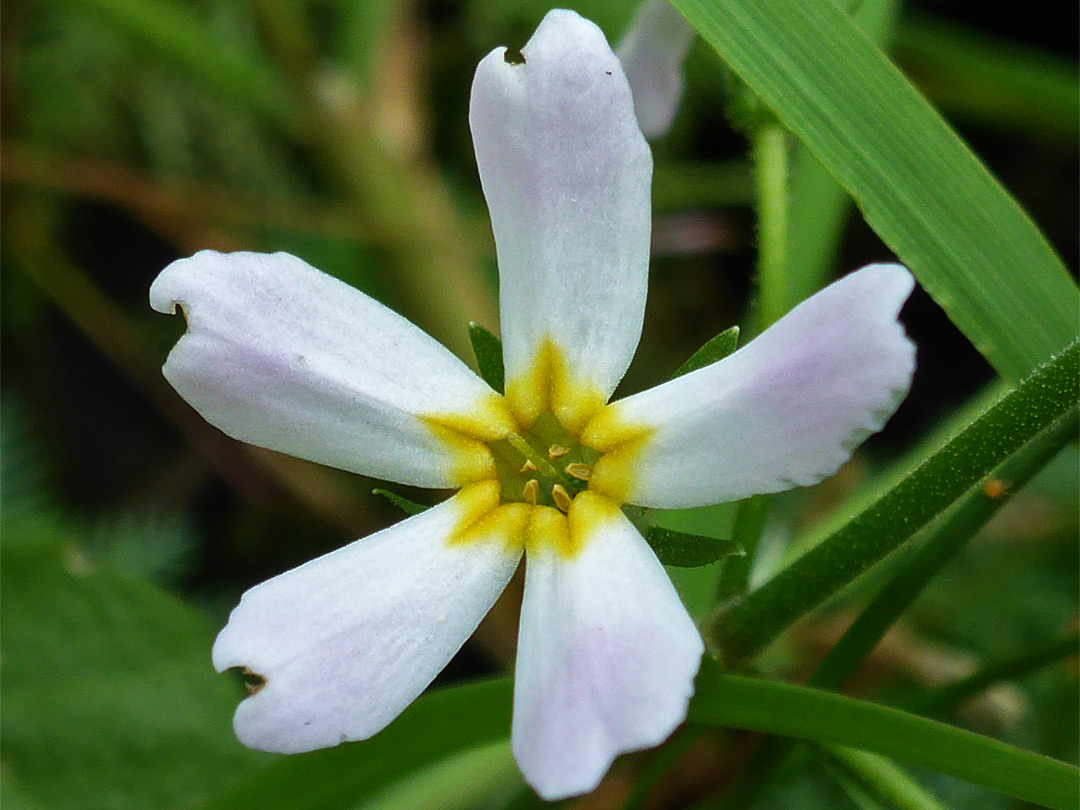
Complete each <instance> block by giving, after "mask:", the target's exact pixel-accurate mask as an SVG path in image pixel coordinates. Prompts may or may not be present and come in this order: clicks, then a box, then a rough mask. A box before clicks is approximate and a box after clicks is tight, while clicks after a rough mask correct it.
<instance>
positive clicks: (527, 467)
mask: <svg viewBox="0 0 1080 810" xmlns="http://www.w3.org/2000/svg"><path fill="white" fill-rule="evenodd" d="M518 472H536V465H535V464H533V463H532V462H531V461H529V459H525V463H524V464H522V465H521V469H520V470H518Z"/></svg>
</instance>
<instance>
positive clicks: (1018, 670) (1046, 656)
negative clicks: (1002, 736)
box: [913, 633, 1080, 713]
mask: <svg viewBox="0 0 1080 810" xmlns="http://www.w3.org/2000/svg"><path fill="white" fill-rule="evenodd" d="M1077 653H1080V635H1078V634H1076V633H1072V634H1071V635H1068V636H1066V637H1065V638H1061V639H1056V640H1054V641H1051V642H1049V643H1048V644H1043V645H1041V646H1040V647H1037V648H1036V649H1033V650H1027V651H1025V652H1023V653H1021V654H1020V655H1017V656H1016V657H1014V658H1009V659H1007V660H1004V661H996V662H994V663H992V664H988V665H987V666H985V667H983V668H982V669H981V670H979V671H978V672H976V673H975V674H973V675H969V676H968V677H967V678H964V679H962V680H959V681H956V682H955V683H950V684H948V685H947V686H942V687H940V688H939V689H937V690H935V691H933V692H930V693H929V694H927V695H925V696H924V697H922V698H920V699H918V700H916V701H913V703H914V704H915V708H917V709H918V710H919V711H925V712H928V713H940V712H944V711H947V710H948V709H950V708H953V707H955V706H959V705H960V704H961V703H963V702H964V701H965V700H967V699H968V698H970V697H974V696H975V695H977V694H979V693H980V692H982V691H984V690H986V689H988V688H989V687H991V686H993V685H994V684H996V683H1000V682H1001V681H1005V680H1010V679H1013V678H1019V677H1022V676H1024V675H1027V674H1029V673H1031V672H1034V671H1036V670H1038V669H1041V668H1042V667H1045V666H1048V665H1049V664H1054V663H1057V662H1059V661H1061V660H1062V659H1064V658H1068V657H1069V656H1073V655H1076V654H1077Z"/></svg>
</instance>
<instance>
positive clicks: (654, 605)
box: [150, 11, 913, 799]
mask: <svg viewBox="0 0 1080 810" xmlns="http://www.w3.org/2000/svg"><path fill="white" fill-rule="evenodd" d="M522 53H523V54H524V57H525V62H524V63H523V64H511V63H509V62H508V61H506V59H505V58H504V51H503V49H499V50H496V51H494V52H493V53H491V54H489V55H488V56H487V58H485V59H484V60H483V61H482V62H481V63H480V66H479V67H478V69H477V71H476V78H475V81H474V83H473V88H472V102H471V109H470V123H471V126H472V132H473V139H474V142H475V146H476V155H477V162H478V164H479V168H480V177H481V181H482V183H483V188H484V193H485V195H486V197H487V201H488V206H489V208H490V211H491V218H492V225H493V228H494V232H495V239H496V247H497V251H498V261H499V270H500V277H501V292H500V304H501V308H502V339H503V345H504V349H505V370H506V379H507V386H506V387H507V394H506V396H505V398H504V397H502V396H500V395H498V394H496V393H495V392H494V391H492V390H491V389H490V388H489V387H488V386H487V385H486V384H485V383H484V382H482V381H481V380H480V379H479V378H478V377H476V376H475V375H474V374H473V373H472V372H471V371H470V370H469V369H468V368H467V367H466V366H465V365H464V364H463V363H462V362H461V361H459V360H458V359H457V358H456V357H454V356H453V355H451V354H450V353H449V352H448V351H447V350H446V349H444V348H443V347H442V346H440V345H439V344H437V343H436V342H435V341H433V340H432V339H431V338H429V337H428V336H427V335H425V334H424V333H423V332H421V331H420V330H419V329H417V328H416V327H414V326H413V325H412V324H410V323H408V322H407V321H405V320H404V319H403V318H401V317H399V316H398V315H396V314H394V313H393V312H391V311H390V310H388V309H386V308H385V307H383V306H381V305H380V304H378V303H376V302H375V301H373V300H372V299H370V298H368V297H367V296H365V295H363V294H362V293H360V292H357V291H356V290H354V289H352V288H350V287H348V286H346V285H345V284H343V283H341V282H340V281H337V280H335V279H334V278H332V277H330V276H327V275H324V274H322V273H320V272H319V271H317V270H315V269H313V268H312V267H310V266H309V265H307V264H305V263H304V262H302V261H301V260H300V259H297V258H294V257H293V256H289V255H286V254H281V253H278V254H274V255H264V254H256V253H232V254H227V255H226V254H220V253H213V252H210V251H205V252H202V253H199V254H197V255H196V256H193V257H192V258H190V259H184V260H181V261H178V262H175V263H174V264H172V265H170V266H169V267H167V268H166V269H165V270H164V271H163V272H162V273H161V275H160V276H159V277H158V279H157V280H156V281H155V282H154V285H153V287H152V288H151V290H150V300H151V304H152V305H153V307H154V308H155V309H157V310H159V311H161V312H173V311H175V308H176V306H177V305H179V306H180V307H181V308H182V309H183V311H184V312H185V314H186V316H187V321H188V330H187V333H186V334H185V335H184V337H183V338H181V340H180V341H179V343H178V344H177V345H176V347H175V348H174V349H173V351H172V353H171V354H170V355H169V358H168V361H167V362H166V364H165V367H164V373H165V376H166V377H167V378H168V380H169V381H170V382H171V383H172V385H173V386H174V387H175V388H176V390H177V391H178V392H180V394H181V396H183V397H184V399H186V400H187V401H188V402H189V403H191V404H192V405H193V406H194V407H195V408H196V409H197V410H198V411H199V412H200V413H201V414H202V415H203V416H204V417H205V418H206V419H207V420H209V421H210V422H211V423H213V424H214V425H216V426H218V427H219V428H221V429H222V430H223V431H225V432H226V433H228V434H229V435H230V436H234V437H236V438H238V439H241V440H243V441H247V442H251V443H253V444H257V445H261V446H263V447H268V448H272V449H274V450H279V451H282V452H286V453H291V454H293V455H296V456H300V457H302V458H306V459H310V460H313V461H318V462H322V463H324V464H329V465H331V466H334V467H339V468H342V469H345V470H351V471H353V472H357V473H362V474H364V475H371V476H377V477H380V478H386V479H389V480H392V481H396V482H399V483H402V484H411V485H415V486H421V487H461V491H460V492H459V493H458V494H457V495H455V496H453V497H452V498H450V499H449V500H447V501H445V502H444V503H442V504H440V505H438V506H435V507H433V508H432V509H430V510H428V511H426V512H423V513H422V514H420V515H417V516H415V517H411V518H408V519H407V520H404V521H402V522H401V523H399V524H398V525H396V526H393V527H391V528H389V529H386V530H384V531H381V532H379V533H377V534H375V535H373V536H371V537H368V538H366V539H363V540H360V541H358V542H355V543H352V544H351V545H348V546H346V547H344V548H342V549H340V550H338V551H335V552H333V553H331V554H327V555H326V556H324V557H320V558H319V559H316V560H313V561H312V562H309V563H307V564H306V565H303V566H301V567H299V568H297V569H296V570H294V571H289V572H288V573H285V574H282V575H280V576H278V577H275V578H274V579H271V580H269V581H268V582H264V583H263V584H261V585H259V586H257V587H255V588H252V589H251V590H250V591H248V592H247V593H246V594H245V595H244V597H243V599H242V600H241V602H240V605H239V606H238V607H237V608H236V609H235V610H234V611H233V613H232V615H231V617H230V619H229V623H228V625H227V626H226V627H225V629H224V630H222V631H221V634H220V635H219V636H218V639H217V642H216V643H215V645H214V650H213V661H214V665H215V666H216V667H217V669H218V670H224V669H227V668H230V667H246V668H248V669H250V670H251V671H252V672H254V673H257V674H258V675H260V676H261V677H262V678H264V679H265V684H264V685H263V686H262V688H261V689H259V690H258V691H257V692H256V693H255V694H253V695H252V696H250V697H248V698H247V699H246V700H244V701H243V702H242V703H241V704H240V706H239V708H238V709H237V712H236V717H235V721H234V724H235V728H236V733H237V735H238V736H239V738H240V739H241V740H242V741H243V742H244V743H245V744H247V745H249V746H252V747H255V748H261V749H266V750H270V751H281V752H286V753H292V752H299V751H308V750H311V749H315V748H320V747H324V746H330V745H335V744H337V743H339V742H342V741H345V740H361V739H364V738H366V737H370V736H371V735H373V734H375V733H376V732H378V731H379V730H380V729H382V728H383V727H384V726H386V725H387V724H388V723H390V721H392V720H393V719H394V718H395V717H396V716H397V715H398V714H399V713H400V712H401V711H402V710H403V709H404V708H405V707H406V706H407V705H408V704H409V703H410V702H411V701H412V700H413V699H414V698H416V697H417V696H418V695H419V694H420V693H421V692H422V691H423V690H424V688H425V687H426V686H427V685H428V684H429V683H430V682H431V680H432V679H433V678H434V677H435V675H436V674H437V673H438V672H439V671H440V670H441V669H442V668H443V667H444V666H445V665H446V663H447V662H448V661H449V660H450V658H451V657H452V656H453V655H454V654H455V652H456V651H457V650H458V649H459V648H460V647H461V645H462V644H463V643H464V641H465V640H466V639H467V638H468V637H469V635H470V634H471V633H472V631H473V629H474V628H475V627H476V625H477V624H478V623H479V621H480V619H481V618H482V617H483V615H484V614H485V612H486V611H487V610H488V609H489V608H490V606H491V604H492V603H493V602H494V600H495V598H496V597H497V596H498V595H499V593H500V592H501V591H502V589H503V588H504V586H505V585H506V583H507V581H508V580H509V578H510V576H511V574H512V573H513V571H514V570H515V568H516V567H517V565H518V562H519V560H520V558H521V557H522V555H523V553H524V554H525V556H526V557H527V566H526V580H525V597H524V604H523V606H522V614H521V631H520V639H519V653H518V658H517V664H516V680H515V689H514V719H513V731H512V737H513V749H514V753H515V756H516V757H517V761H518V763H519V765H520V767H521V769H522V772H523V773H524V774H525V777H526V779H527V780H528V781H529V783H530V784H531V785H533V787H535V788H536V790H537V791H538V792H539V793H540V795H541V796H543V797H545V798H549V799H553V798H558V797H564V796H569V795H574V794H578V793H582V792H586V791H588V790H590V789H592V788H593V787H595V786H596V784H597V783H598V782H599V780H600V779H601V778H602V777H603V775H604V773H605V771H606V770H607V768H608V766H609V765H610V764H611V762H612V760H613V759H614V757H616V756H617V755H618V754H619V753H621V752H625V751H630V750H635V749H639V748H644V747H647V746H652V745H655V744H657V743H659V742H661V741H662V740H663V739H664V738H666V737H667V736H668V734H670V733H671V731H672V730H673V729H674V728H675V727H676V726H677V725H678V724H679V723H680V722H681V720H682V719H683V717H684V716H685V713H686V707H687V702H688V701H689V699H690V696H691V694H692V692H693V679H694V675H695V673H696V672H697V668H698V664H699V661H700V657H701V654H702V642H701V638H700V636H699V634H698V632H697V630H696V628H695V627H694V624H693V623H692V622H691V620H690V618H689V617H688V615H687V613H686V611H685V610H684V609H683V606H682V604H681V603H680V601H679V598H678V596H677V595H676V593H675V591H674V589H673V588H672V586H671V583H670V581H669V580H668V578H667V576H666V574H665V572H664V569H663V567H662V566H661V565H660V563H659V562H658V561H657V559H656V557H655V556H654V555H653V553H652V551H651V550H650V549H649V547H648V546H647V545H646V543H645V541H644V540H643V538H642V537H641V535H640V534H639V533H638V531H637V530H636V529H635V528H634V526H633V525H632V524H631V523H630V521H629V520H628V519H627V518H626V517H625V515H624V514H623V512H622V511H621V509H620V506H621V505H622V504H640V505H645V506H656V507H662V508H679V507H689V506H698V505H702V504H712V503H717V502H720V501H726V500H731V499H736V498H743V497H746V496H748V495H751V494H754V493H763V492H776V491H778V490H783V489H787V488H789V487H793V486H797V485H805V484H811V483H814V482H815V481H818V480H820V479H821V478H823V477H824V476H826V475H828V474H830V473H832V472H833V471H834V470H835V469H836V468H837V467H838V466H839V465H840V464H841V463H842V462H843V461H844V460H845V459H846V458H847V457H848V455H849V453H850V452H851V449H852V447H853V446H854V445H855V444H856V443H857V442H859V441H860V440H861V439H862V438H864V437H865V436H867V435H868V434H869V433H871V432H873V431H875V430H877V429H878V428H880V427H881V425H882V423H883V421H884V420H885V419H886V418H887V417H888V415H889V414H891V413H892V411H893V410H894V409H895V407H896V405H897V403H898V402H899V400H900V399H901V398H902V396H903V393H904V392H905V391H906V389H907V386H908V382H909V378H910V375H911V371H912V365H913V347H912V345H911V343H910V342H909V341H908V340H907V338H906V337H905V336H904V333H903V329H902V328H901V327H900V326H899V324H898V323H897V321H896V315H897V312H898V310H899V309H900V306H901V304H902V303H903V301H904V300H905V299H906V297H907V295H908V294H909V292H910V290H911V287H912V283H913V282H912V279H911V276H910V275H909V274H908V272H907V271H906V270H904V269H903V268H902V267H900V266H898V265H873V266H870V267H866V268H864V269H862V270H860V271H858V272H856V273H853V274H852V275H850V276H848V277H847V278H845V279H843V280H842V281H840V282H837V283H836V284H833V285H832V286H831V287H829V288H827V289H826V290H824V291H822V292H821V293H819V294H818V295H816V296H814V297H813V298H811V299H809V300H808V301H806V302H805V303H803V304H802V305H801V306H799V307H798V308H796V309H795V310H794V311H792V312H791V313H790V314H789V315H788V316H787V317H785V318H784V319H783V320H781V321H780V322H779V323H777V324H776V325H775V326H773V327H772V328H771V329H769V330H768V331H767V332H766V333H764V334H763V335H761V336H760V337H759V338H758V339H756V340H754V341H753V342H752V343H750V344H749V345H748V346H746V347H745V348H743V349H741V350H740V351H738V352H736V353H735V354H733V355H732V356H730V357H728V358H726V359H725V360H722V361H721V362H718V363H715V364H714V365H711V366H708V367H706V368H703V369H701V370H699V371H696V372H692V373H690V374H686V375H685V376H682V377H679V378H678V379H676V380H673V381H671V382H668V383H665V384H664V385H660V386H658V387H656V388H653V389H651V390H649V391H645V392H644V393H641V394H637V395H635V396H631V397H628V398H626V399H623V400H620V401H618V402H615V403H613V404H610V405H608V404H606V403H607V400H608V398H609V396H610V395H611V393H612V391H613V390H614V388H615V386H616V384H617V383H618V382H619V380H620V379H621V377H622V376H623V373H624V372H625V371H626V368H627V366H628V365H629V363H630V359H631V356H632V355H633V353H634V350H635V348H636V345H637V342H638V338H639V335H640V330H641V322H642V312H643V309H644V305H645V287H646V276H647V272H648V258H649V229H650V203H649V197H650V177H651V171H652V161H651V157H650V153H649V149H648V146H647V145H646V144H645V141H644V139H643V137H642V135H641V132H640V130H639V128H638V125H637V123H636V121H635V118H634V109H633V103H632V100H631V96H630V89H629V87H628V85H627V81H626V79H625V77H624V75H623V72H622V70H621V68H620V66H619V61H618V59H617V58H616V57H615V55H614V54H613V53H612V52H611V50H610V48H609V47H608V45H607V43H606V42H605V40H604V37H603V35H602V34H601V33H600V31H599V29H597V28H596V27H595V26H594V25H593V24H592V23H590V22H587V21H586V20H583V19H582V18H580V17H578V16H577V15H576V14H573V13H571V12H566V11H553V12H551V13H550V14H548V15H547V16H546V17H545V18H544V21H543V22H542V23H541V25H540V27H539V29H538V30H537V32H536V34H535V35H534V36H533V38H532V39H531V40H530V41H529V43H528V44H527V45H526V46H525V48H523V49H522ZM432 294H433V295H436V294H438V292H437V291H434V290H433V291H432Z"/></svg>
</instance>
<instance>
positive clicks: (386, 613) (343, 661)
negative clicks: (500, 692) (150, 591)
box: [213, 484, 521, 754]
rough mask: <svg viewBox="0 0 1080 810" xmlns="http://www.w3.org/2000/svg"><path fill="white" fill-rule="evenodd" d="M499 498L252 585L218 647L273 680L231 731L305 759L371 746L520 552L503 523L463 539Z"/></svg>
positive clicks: (217, 658) (466, 499)
mask: <svg viewBox="0 0 1080 810" xmlns="http://www.w3.org/2000/svg"><path fill="white" fill-rule="evenodd" d="M497 501H498V487H497V485H490V486H489V485H488V484H475V485H473V486H471V487H468V488H466V489H465V490H462V492H461V493H459V494H458V495H456V496H454V497H453V498H451V499H450V500H449V501H446V502H444V503H442V504H440V505H439V506H436V507H434V508H432V509H429V510H427V511H426V512H423V513H421V514H419V515H416V516H415V517H411V518H408V519H407V520H405V521H403V522H401V523H399V524H397V525H396V526H392V527H391V528H389V529H386V530H384V531H381V532H378V533H377V534H374V535H371V536H370V537H367V538H364V539H363V540H359V541H357V542H355V543H352V544H350V545H348V546H345V547H344V548H341V549H338V550H337V551H334V552H332V553H330V554H327V555H325V556H323V557H319V558H318V559H316V560H313V561H311V562H309V563H307V564H306V565H302V566H300V567H299V568H296V569H294V570H292V571H289V572H287V573H284V574H281V575H280V576H277V577H274V578H273V579H271V580H268V581H267V582H264V583H263V584H261V585H257V586H256V587H254V588H252V589H251V590H249V591H248V592H247V593H246V594H244V597H243V599H242V600H241V602H240V605H239V606H238V607H237V608H236V609H235V610H233V612H232V615H231V616H230V617H229V623H228V624H227V625H226V626H225V629H224V630H222V631H221V634H220V635H219V636H218V638H217V641H216V642H215V644H214V651H213V659H214V666H215V667H216V668H217V670H218V671H219V672H220V671H223V670H225V669H228V668H230V667H246V668H247V669H249V670H251V672H253V673H256V674H258V675H259V676H261V677H262V678H264V679H265V683H264V684H263V685H262V686H261V687H260V688H258V690H257V691H256V692H255V693H254V694H253V695H252V696H251V697H249V698H247V699H246V700H244V701H243V702H242V703H241V704H240V706H239V707H238V708H237V710H236V716H235V718H234V720H233V725H234V726H235V728H236V735H237V736H238V737H239V738H240V740H241V742H243V743H244V744H245V745H248V746H250V747H252V748H258V749H262V750H265V751H278V752H281V753H287V754H288V753H298V752H301V751H310V750H313V749H315V748H323V747H326V746H331V745H337V744H338V743H340V742H345V741H347V740H362V739H366V738H367V737H370V736H371V735H372V734H375V733H376V732H377V731H379V730H380V729H382V728H383V727H385V726H386V725H387V724H388V723H389V722H390V721H391V720H393V719H394V718H395V717H397V715H398V714H399V713H400V712H401V711H402V710H403V709H404V708H405V707H406V706H408V705H409V703H411V702H412V701H413V700H414V699H415V698H416V697H417V696H418V695H419V694H420V693H421V692H422V691H423V690H424V688H425V687H426V686H427V685H428V684H429V683H430V682H431V680H432V679H433V678H434V677H435V676H436V675H437V674H438V673H439V672H440V671H441V670H442V668H443V667H444V666H446V664H447V662H448V661H449V660H450V659H451V658H452V657H453V655H454V653H456V652H457V651H458V649H459V648H460V647H461V645H462V644H463V643H464V641H465V640H466V639H467V638H468V637H469V635H470V634H471V633H472V632H473V630H474V629H476V625H477V624H478V623H479V622H480V619H481V618H482V617H483V616H484V614H485V613H487V611H488V609H489V608H490V607H491V605H492V603H493V602H494V601H495V598H496V597H497V596H498V595H499V594H500V593H501V592H502V590H503V588H504V587H505V585H506V583H507V581H508V580H509V579H510V575H511V574H512V573H513V572H514V569H515V568H516V567H517V563H518V560H519V559H520V557H521V551H520V545H517V546H514V545H512V544H508V542H507V541H508V540H509V539H512V538H507V537H503V536H501V533H500V532H499V531H498V528H499V526H498V524H497V523H493V524H491V525H492V530H491V531H488V532H480V533H472V534H470V536H469V538H468V540H466V541H460V540H455V539H454V538H455V536H456V535H459V534H460V531H461V527H462V525H463V524H464V523H467V522H468V521H469V520H471V519H472V518H475V517H476V516H477V512H481V513H482V512H483V511H484V510H486V509H488V508H489V507H491V506H492V505H493V504H494V503H497Z"/></svg>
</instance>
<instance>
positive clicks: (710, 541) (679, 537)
mask: <svg viewBox="0 0 1080 810" xmlns="http://www.w3.org/2000/svg"><path fill="white" fill-rule="evenodd" d="M645 541H646V542H647V543H648V544H649V545H650V546H652V550H653V552H654V553H655V554H656V556H657V558H658V559H659V560H660V562H662V563H663V564H664V565H674V566H675V567H677V568H697V567H699V566H702V565H708V564H709V563H714V562H716V561H717V560H721V559H723V558H724V557H745V556H746V551H745V550H744V549H743V547H742V546H740V545H739V544H738V543H736V542H735V541H734V540H720V539H717V538H715V537H706V536H705V535H703V534H687V533H686V532H677V531H675V530H674V529H664V528H662V527H660V526H649V527H648V528H647V529H646V530H645Z"/></svg>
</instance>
